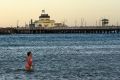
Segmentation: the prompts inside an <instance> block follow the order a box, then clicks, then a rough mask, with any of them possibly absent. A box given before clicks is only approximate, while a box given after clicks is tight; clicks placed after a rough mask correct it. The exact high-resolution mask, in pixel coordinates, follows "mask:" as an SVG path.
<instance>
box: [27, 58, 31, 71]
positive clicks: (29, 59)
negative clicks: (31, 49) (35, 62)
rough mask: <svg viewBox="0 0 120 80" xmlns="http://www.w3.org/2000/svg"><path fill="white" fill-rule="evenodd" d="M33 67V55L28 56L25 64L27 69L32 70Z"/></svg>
mask: <svg viewBox="0 0 120 80" xmlns="http://www.w3.org/2000/svg"><path fill="white" fill-rule="evenodd" d="M31 67H32V57H27V62H26V64H25V68H26V70H31Z"/></svg>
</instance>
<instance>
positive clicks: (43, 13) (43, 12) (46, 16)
mask: <svg viewBox="0 0 120 80" xmlns="http://www.w3.org/2000/svg"><path fill="white" fill-rule="evenodd" d="M41 18H50V16H49V15H48V14H46V13H45V10H42V14H41V16H39V19H41Z"/></svg>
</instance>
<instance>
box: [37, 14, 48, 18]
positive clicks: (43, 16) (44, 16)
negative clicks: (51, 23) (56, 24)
mask: <svg viewBox="0 0 120 80" xmlns="http://www.w3.org/2000/svg"><path fill="white" fill-rule="evenodd" d="M39 18H50V16H49V15H48V14H41V16H39Z"/></svg>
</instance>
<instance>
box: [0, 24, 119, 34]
mask: <svg viewBox="0 0 120 80" xmlns="http://www.w3.org/2000/svg"><path fill="white" fill-rule="evenodd" d="M42 33H91V34H92V33H95V34H105V33H107V34H109V33H120V26H107V27H90V26H89V27H63V28H57V27H56V28H44V29H43V28H41V29H40V28H35V29H29V28H19V29H18V28H1V29H0V34H42Z"/></svg>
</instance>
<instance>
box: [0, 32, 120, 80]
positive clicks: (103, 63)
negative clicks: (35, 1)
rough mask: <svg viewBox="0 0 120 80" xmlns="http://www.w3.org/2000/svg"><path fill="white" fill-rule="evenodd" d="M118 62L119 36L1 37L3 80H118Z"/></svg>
mask: <svg viewBox="0 0 120 80" xmlns="http://www.w3.org/2000/svg"><path fill="white" fill-rule="evenodd" d="M28 51H32V52H33V63H34V65H33V71H31V72H26V71H25V70H24V64H25V57H26V53H27V52H28ZM119 62H120V34H35V35H31V34H25V35H0V80H119V79H120V77H119V75H120V63H119Z"/></svg>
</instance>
